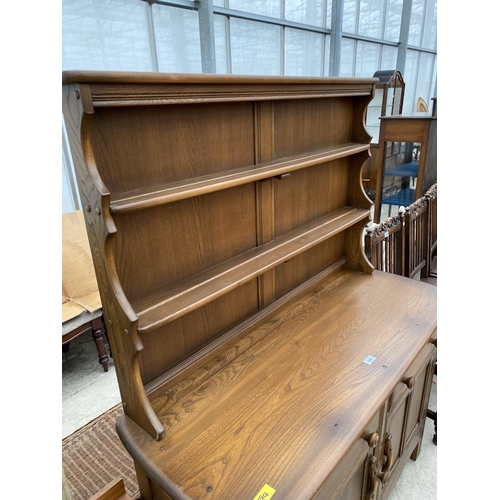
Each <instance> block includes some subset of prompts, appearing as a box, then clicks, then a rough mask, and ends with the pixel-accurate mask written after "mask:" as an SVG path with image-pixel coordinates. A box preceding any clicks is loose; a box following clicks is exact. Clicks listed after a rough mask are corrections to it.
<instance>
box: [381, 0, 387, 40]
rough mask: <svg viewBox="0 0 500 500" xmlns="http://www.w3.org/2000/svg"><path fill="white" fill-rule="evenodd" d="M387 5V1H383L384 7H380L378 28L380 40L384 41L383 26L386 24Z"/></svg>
mask: <svg viewBox="0 0 500 500" xmlns="http://www.w3.org/2000/svg"><path fill="white" fill-rule="evenodd" d="M388 3H389V0H384V6H383V7H382V25H381V26H380V30H381V33H380V38H383V39H385V36H386V33H385V25H386V22H387V11H388V7H387V4H388Z"/></svg>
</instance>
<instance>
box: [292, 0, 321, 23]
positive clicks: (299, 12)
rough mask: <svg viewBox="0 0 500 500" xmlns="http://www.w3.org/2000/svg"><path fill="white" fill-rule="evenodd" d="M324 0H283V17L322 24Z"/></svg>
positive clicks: (300, 21) (299, 21)
mask: <svg viewBox="0 0 500 500" xmlns="http://www.w3.org/2000/svg"><path fill="white" fill-rule="evenodd" d="M324 7H325V0H285V19H288V20H289V21H295V22H298V23H304V24H312V25H313V26H323V17H324Z"/></svg>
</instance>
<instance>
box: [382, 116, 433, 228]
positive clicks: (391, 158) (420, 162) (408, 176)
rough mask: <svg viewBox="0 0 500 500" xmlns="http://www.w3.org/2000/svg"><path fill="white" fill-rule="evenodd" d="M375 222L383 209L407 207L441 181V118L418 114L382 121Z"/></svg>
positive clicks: (390, 117) (393, 117) (387, 118)
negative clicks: (438, 133)
mask: <svg viewBox="0 0 500 500" xmlns="http://www.w3.org/2000/svg"><path fill="white" fill-rule="evenodd" d="M380 121H381V128H380V150H379V155H378V165H377V185H376V193H375V206H374V221H375V222H377V223H378V222H380V219H381V214H382V206H383V205H387V206H388V207H389V212H388V214H389V215H391V207H400V206H403V207H407V206H408V205H410V204H411V203H413V202H414V201H415V200H417V199H419V198H421V197H422V196H423V195H424V193H425V192H426V191H427V190H428V189H429V188H430V187H431V186H432V185H433V184H434V183H435V182H436V181H437V116H436V115H435V114H432V113H422V112H415V113H412V114H408V115H393V116H384V117H382V118H381V119H380Z"/></svg>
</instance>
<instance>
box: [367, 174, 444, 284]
mask: <svg viewBox="0 0 500 500" xmlns="http://www.w3.org/2000/svg"><path fill="white" fill-rule="evenodd" d="M365 251H366V255H367V257H368V259H369V260H370V262H371V263H372V264H373V266H374V267H375V269H378V270H379V271H385V272H388V273H393V274H398V275H400V276H406V277H408V278H416V277H418V278H419V279H423V280H428V279H429V277H430V278H437V183H436V184H434V185H432V186H431V187H430V188H429V189H428V190H427V192H426V193H425V195H424V196H423V197H422V198H419V199H418V200H416V201H415V202H413V203H411V204H410V205H408V206H407V207H406V208H403V207H400V209H399V213H398V214H397V215H396V216H393V217H389V218H387V219H386V220H384V221H382V222H380V223H379V224H372V225H370V226H367V228H366V234H365ZM429 282H430V281H429Z"/></svg>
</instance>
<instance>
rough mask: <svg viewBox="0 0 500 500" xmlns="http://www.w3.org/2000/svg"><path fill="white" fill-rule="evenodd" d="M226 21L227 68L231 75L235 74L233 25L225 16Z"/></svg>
mask: <svg viewBox="0 0 500 500" xmlns="http://www.w3.org/2000/svg"><path fill="white" fill-rule="evenodd" d="M226 1H227V0H226ZM224 19H225V27H226V68H227V73H228V75H231V74H232V73H233V61H232V59H231V23H230V20H229V16H224Z"/></svg>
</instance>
